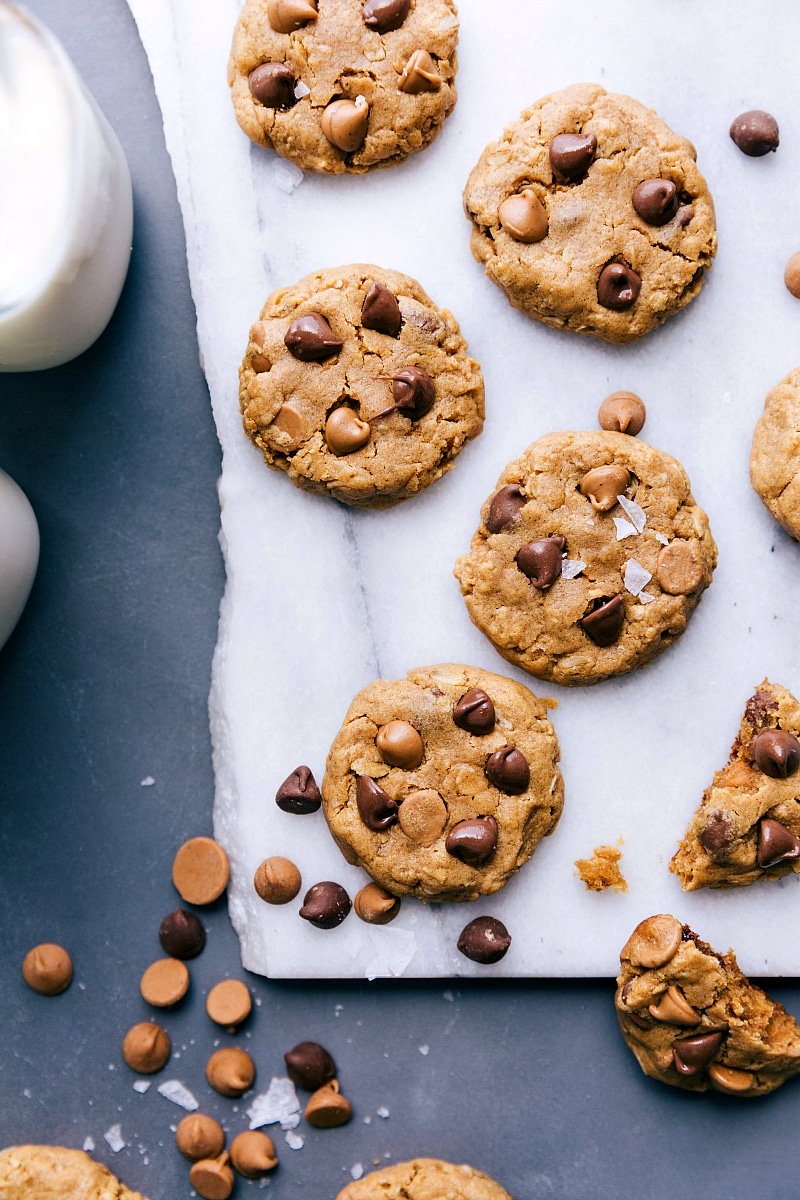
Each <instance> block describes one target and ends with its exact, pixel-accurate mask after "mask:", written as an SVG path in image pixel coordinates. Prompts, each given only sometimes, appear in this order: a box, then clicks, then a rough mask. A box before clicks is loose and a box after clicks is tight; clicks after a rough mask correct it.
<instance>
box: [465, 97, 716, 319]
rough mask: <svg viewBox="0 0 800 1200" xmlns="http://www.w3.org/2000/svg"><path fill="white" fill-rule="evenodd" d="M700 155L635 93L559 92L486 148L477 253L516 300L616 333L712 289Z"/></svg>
mask: <svg viewBox="0 0 800 1200" xmlns="http://www.w3.org/2000/svg"><path fill="white" fill-rule="evenodd" d="M696 157H697V154H696V151H695V148H694V146H693V145H692V144H691V142H689V141H687V140H686V138H682V137H679V136H678V135H677V134H675V133H673V132H672V130H671V129H669V128H668V127H667V126H666V125H665V124H664V122H663V121H662V120H661V119H660V118H659V117H658V116H656V114H655V113H654V112H653V111H652V110H651V109H648V108H645V107H644V105H642V104H640V103H639V102H638V100H633V99H631V97H630V96H617V95H610V94H609V93H608V92H606V91H604V90H603V88H601V87H599V86H598V85H597V84H593V83H584V84H576V85H574V86H573V87H568V88H566V89H565V90H564V91H562V92H555V93H554V94H553V95H551V96H545V97H544V99H543V100H540V101H539V102H538V103H537V104H534V105H533V107H532V108H529V109H527V110H526V111H525V112H523V113H522V115H521V116H520V118H519V120H518V121H516V122H514V123H513V124H512V125H510V126H509V127H508V128H507V129H506V130H505V132H504V134H503V136H502V138H501V139H500V140H499V141H497V142H493V143H492V144H491V145H490V146H488V147H487V148H486V150H484V152H483V154H482V155H481V158H480V160H479V161H478V164H477V166H476V167H475V168H474V170H473V171H472V174H471V175H470V177H469V180H468V182H467V187H466V190H465V192H464V204H465V208H466V212H467V216H468V217H469V218H470V220H471V221H472V253H473V254H474V255H475V258H476V259H477V260H478V262H481V263H483V264H484V267H485V270H486V274H487V275H488V276H489V278H490V279H491V280H492V281H493V282H494V283H496V284H497V285H498V286H499V287H501V288H502V289H503V291H504V292H505V293H506V295H507V296H508V299H509V300H510V301H511V303H512V304H513V305H514V307H515V308H519V309H522V311H523V312H525V313H527V314H528V315H529V316H531V317H535V318H536V319H537V320H539V321H544V322H545V324H547V325H552V326H554V327H555V328H556V329H569V330H572V331H573V332H574V333H587V334H590V335H592V336H593V337H598V338H602V339H603V340H604V341H607V342H631V341H633V340H634V339H635V338H639V337H642V336H643V335H644V334H646V333H649V332H650V331H651V330H652V329H655V328H656V326H658V325H660V324H661V322H662V321H665V320H666V318H667V317H669V316H671V315H672V314H673V313H675V312H677V311H678V310H679V309H681V308H683V307H684V306H685V305H686V304H688V303H689V301H690V300H692V299H694V297H695V296H696V295H697V294H698V293H699V291H700V289H701V288H702V286H703V279H704V275H705V271H706V269H707V268H708V267H710V266H711V262H712V259H713V258H714V254H715V253H716V248H717V235H716V226H715V220H714V205H713V202H712V199H711V195H710V193H709V190H708V185H707V184H706V181H705V179H704V178H703V176H702V175H701V174H700V172H699V171H698V169H697V164H696V161H695V159H696Z"/></svg>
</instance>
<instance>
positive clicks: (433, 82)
mask: <svg viewBox="0 0 800 1200" xmlns="http://www.w3.org/2000/svg"><path fill="white" fill-rule="evenodd" d="M397 86H398V88H399V89H400V91H401V92H405V93H406V94H407V95H409V96H418V95H419V94H420V92H438V91H439V89H440V88H441V86H442V77H441V75H440V74H439V69H438V67H437V66H436V61H435V59H434V58H433V57H432V56H431V55H430V54H429V53H428V51H427V50H414V51H413V52H412V54H411V57H410V58H409V60H408V62H407V63H406V65H405V66H404V67H403V70H402V73H401V75H400V78H399V80H398V82H397Z"/></svg>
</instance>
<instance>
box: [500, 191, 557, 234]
mask: <svg viewBox="0 0 800 1200" xmlns="http://www.w3.org/2000/svg"><path fill="white" fill-rule="evenodd" d="M498 216H499V218H500V224H501V225H502V226H503V229H505V231H506V233H507V234H508V235H509V237H512V238H513V239H514V241H515V242H524V243H527V244H530V243H532V242H541V240H542V238H545V237H547V230H548V218H547V209H546V208H545V206H544V205H543V204H542V202H541V200H540V199H539V197H538V196H537V195H536V193H535V192H534V191H533V189H532V188H524V189H523V191H521V192H519V194H518V195H516V196H509V197H508V199H506V200H504V201H503V203H502V204H501V205H500V208H499V211H498Z"/></svg>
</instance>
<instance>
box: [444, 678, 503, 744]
mask: <svg viewBox="0 0 800 1200" xmlns="http://www.w3.org/2000/svg"><path fill="white" fill-rule="evenodd" d="M495 718H496V713H495V708H494V704H493V703H492V701H491V699H490V697H489V696H487V694H486V692H485V691H484V690H483V688H470V689H469V691H468V692H464V695H463V696H462V697H461V699H460V700H459V701H458V703H457V704H456V706H455V708H454V709H453V721H454V722H455V724H456V725H457V726H458V728H459V729H465V730H466V731H467V733H472V734H474V735H475V736H476V737H482V736H483V735H484V734H485V733H491V732H492V730H493V729H494V723H495Z"/></svg>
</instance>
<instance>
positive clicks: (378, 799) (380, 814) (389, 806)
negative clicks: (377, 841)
mask: <svg viewBox="0 0 800 1200" xmlns="http://www.w3.org/2000/svg"><path fill="white" fill-rule="evenodd" d="M356 805H357V807H358V815H359V816H360V817H361V820H362V821H363V822H364V824H365V825H366V827H367V829H371V830H372V831H373V833H382V832H383V830H385V829H391V827H392V825H396V824H397V808H398V805H397V801H396V800H393V799H392V797H391V796H390V795H389V794H388V792H385V791H384V790H383V788H382V787H381V786H380V784H378V783H376V782H375V780H374V779H370V777H369V775H359V777H358V780H357V782H356ZM300 915H301V916H302V915H303V914H302V912H301V914H300Z"/></svg>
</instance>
